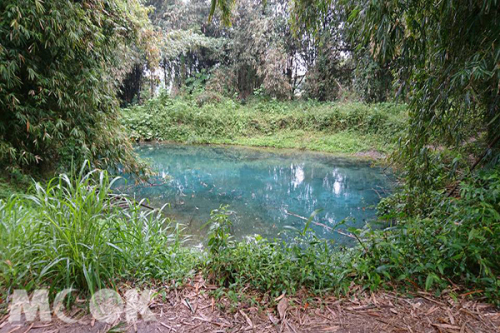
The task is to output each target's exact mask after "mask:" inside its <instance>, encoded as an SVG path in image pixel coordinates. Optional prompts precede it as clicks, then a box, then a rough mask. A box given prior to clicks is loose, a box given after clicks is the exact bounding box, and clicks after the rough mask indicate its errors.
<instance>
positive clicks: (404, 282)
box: [207, 168, 500, 304]
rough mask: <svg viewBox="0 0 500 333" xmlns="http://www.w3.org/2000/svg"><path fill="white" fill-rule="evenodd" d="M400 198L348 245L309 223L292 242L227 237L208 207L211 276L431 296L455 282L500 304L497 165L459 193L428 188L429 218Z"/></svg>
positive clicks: (250, 283) (231, 281)
mask: <svg viewBox="0 0 500 333" xmlns="http://www.w3.org/2000/svg"><path fill="white" fill-rule="evenodd" d="M401 197H402V195H401V193H399V194H397V196H396V197H395V198H391V199H388V200H386V201H383V202H382V204H381V206H382V207H381V208H383V209H384V210H385V211H387V212H390V213H391V214H387V215H386V216H385V218H391V219H395V221H397V223H396V224H395V226H393V227H390V228H386V229H384V230H376V231H374V230H371V229H370V228H369V227H368V228H366V229H363V230H350V231H351V232H352V233H353V234H355V235H356V236H357V237H358V239H359V241H360V242H361V243H362V244H360V246H356V247H354V248H351V249H343V248H336V247H333V246H332V244H330V243H329V242H328V241H326V240H322V239H318V238H317V237H316V236H315V235H314V234H313V233H312V232H311V231H310V230H309V229H308V226H307V225H306V227H305V229H304V230H302V231H300V232H298V233H297V237H295V238H294V240H293V241H292V242H290V243H283V242H281V241H277V240H274V241H273V240H266V239H262V238H261V237H259V236H256V237H255V238H254V239H253V240H250V241H246V242H239V243H237V242H234V241H232V239H231V237H229V235H228V233H229V231H230V221H229V218H228V216H227V215H226V214H225V211H224V209H222V210H220V211H218V212H214V214H213V217H212V219H213V222H214V227H213V230H212V232H211V234H210V235H209V249H210V252H211V254H212V255H211V256H210V257H209V261H208V262H207V264H208V266H207V270H208V273H209V276H211V277H212V278H214V279H215V280H216V281H217V282H218V283H219V284H220V285H223V286H226V287H229V288H232V289H236V290H241V289H243V288H245V287H250V288H252V289H255V290H259V291H261V292H269V293H271V294H272V295H274V296H277V295H279V294H282V293H283V292H285V291H286V292H288V293H294V292H296V291H297V290H298V289H300V288H302V287H305V288H307V289H308V290H309V291H312V292H325V291H334V292H340V293H347V292H348V291H349V288H350V286H351V284H352V283H356V284H358V285H361V286H363V287H365V288H370V289H377V288H380V287H381V286H384V287H386V288H387V287H389V286H391V285H392V286H394V285H396V286H403V287H406V288H410V289H414V288H415V287H418V288H425V289H426V290H434V291H436V293H440V292H441V291H442V290H444V289H446V288H448V287H449V286H450V285H453V286H456V285H458V286H459V287H461V288H465V289H470V290H472V292H473V293H475V294H483V295H485V296H486V297H487V299H488V300H490V301H491V302H494V303H497V304H500V297H499V296H500V279H499V276H500V259H499V257H498V253H499V251H500V237H499V235H500V169H498V168H497V169H496V170H492V171H490V172H487V173H483V174H481V175H479V176H477V177H476V178H474V179H473V180H470V181H468V182H465V183H464V184H463V186H462V193H461V197H460V198H448V197H447V196H446V195H445V194H443V193H434V204H433V208H434V209H432V210H431V211H432V213H430V214H429V215H428V216H406V215H405V214H404V213H403V211H404V209H403V208H404V207H402V205H403V204H401V201H400V200H399V199H400V198H401ZM398 198H399V199H398ZM391 200H392V201H391ZM389 201H391V202H389ZM387 282H391V283H392V284H387Z"/></svg>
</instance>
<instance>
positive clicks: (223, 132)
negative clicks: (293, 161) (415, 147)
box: [122, 92, 406, 153]
mask: <svg viewBox="0 0 500 333" xmlns="http://www.w3.org/2000/svg"><path fill="white" fill-rule="evenodd" d="M209 97H210V98H209ZM122 114H123V117H122V122H123V124H124V125H125V126H126V127H128V128H129V129H130V130H131V137H132V138H134V139H136V140H160V141H163V140H165V141H177V142H185V143H232V144H243V145H254V146H271V147H278V148H304V149H313V150H321V151H331V152H345V153H353V152H359V151H368V150H378V151H382V152H387V151H389V150H390V147H393V144H394V142H393V138H394V137H395V136H396V135H397V134H399V133H400V132H401V131H402V130H403V129H404V128H405V125H406V112H405V106H404V105H401V104H399V105H398V104H394V103H383V104H374V105H367V104H363V103H356V102H351V103H320V102H315V101H287V102H286V101H285V102H282V101H277V100H266V99H262V98H255V99H253V100H249V101H247V102H244V103H240V102H236V101H234V100H232V99H229V98H223V97H221V96H218V95H210V96H208V97H207V93H206V92H202V93H199V94H194V95H184V96H178V97H176V98H171V97H169V96H168V95H167V94H166V93H164V94H160V95H159V96H158V97H157V98H154V99H152V100H149V101H147V102H146V103H145V104H144V105H136V106H132V107H130V108H128V109H123V111H122Z"/></svg>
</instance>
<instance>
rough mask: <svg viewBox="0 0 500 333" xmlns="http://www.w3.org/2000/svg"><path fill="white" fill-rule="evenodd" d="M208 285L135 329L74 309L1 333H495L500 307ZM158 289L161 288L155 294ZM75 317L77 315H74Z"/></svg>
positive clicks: (160, 308)
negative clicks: (249, 297) (70, 320)
mask: <svg viewBox="0 0 500 333" xmlns="http://www.w3.org/2000/svg"><path fill="white" fill-rule="evenodd" d="M214 288H215V287H214V286H210V285H206V284H205V283H204V281H203V280H201V279H198V280H197V281H193V282H192V283H190V284H188V285H187V286H186V287H184V288H182V289H181V290H170V291H168V292H167V293H166V297H159V296H158V297H156V298H155V299H153V301H151V303H150V305H149V307H150V309H151V311H152V312H153V313H154V314H155V317H156V320H154V321H148V322H145V321H144V320H139V321H138V322H137V323H135V324H131V323H126V322H125V320H124V319H122V320H117V321H116V322H115V323H113V324H105V323H102V322H96V321H95V320H93V319H92V317H91V316H90V315H88V314H87V315H85V314H82V312H83V311H81V310H78V309H75V310H74V311H73V312H72V313H71V315H73V316H75V317H80V319H79V322H78V323H77V324H65V323H63V322H61V321H57V320H53V321H52V322H49V323H41V322H35V323H24V324H21V325H19V324H17V325H15V324H11V323H10V322H9V321H8V315H7V316H5V317H4V318H2V319H0V333H14V332H16V333H26V332H30V333H38V332H54V333H55V332H61V333H79V332H99V333H101V332H145V333H152V332H293V333H295V332H360V333H361V332H450V333H455V332H457V333H458V332H460V333H462V332H471V333H472V332H474V333H476V332H500V309H498V308H495V307H493V306H492V305H489V304H484V303H481V302H480V301H478V300H472V299H470V296H469V295H459V296H458V297H455V299H454V298H452V297H450V296H442V297H440V298H436V297H433V296H431V294H429V293H425V292H418V293H416V294H414V295H405V296H402V295H398V294H396V293H393V292H377V293H362V294H361V293H356V294H354V295H353V296H351V297H343V298H336V297H334V296H325V297H321V298H319V297H315V298H311V297H307V296H305V295H299V296H296V297H287V296H286V295H282V296H280V297H278V298H276V299H269V298H266V297H261V296H254V297H253V299H254V300H256V302H254V303H253V305H251V304H252V302H248V301H244V302H240V303H234V302H230V301H229V300H228V299H225V298H222V299H220V300H218V301H217V300H215V299H214V298H213V297H212V296H211V295H210V292H209V291H210V290H211V289H214ZM159 291H161V290H159ZM78 313H80V315H79V314H78Z"/></svg>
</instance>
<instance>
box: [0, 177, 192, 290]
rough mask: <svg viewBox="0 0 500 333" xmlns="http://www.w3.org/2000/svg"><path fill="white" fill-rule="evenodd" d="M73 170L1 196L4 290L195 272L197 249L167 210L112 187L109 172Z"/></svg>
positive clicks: (94, 285) (92, 286)
mask: <svg viewBox="0 0 500 333" xmlns="http://www.w3.org/2000/svg"><path fill="white" fill-rule="evenodd" d="M85 170H86V168H82V169H81V171H80V172H77V173H76V176H74V177H71V176H68V175H65V174H62V175H60V176H59V177H56V178H53V179H52V180H50V181H49V182H48V183H47V184H46V185H42V184H40V183H35V184H34V189H33V190H32V191H31V192H33V194H31V195H23V194H19V195H15V196H12V197H11V198H9V199H7V200H5V201H4V200H0V290H3V291H6V292H9V291H11V290H12V289H13V288H25V289H27V290H32V289H34V288H36V287H39V286H50V287H51V289H52V290H55V289H57V288H64V287H72V288H76V289H78V290H80V291H83V292H84V293H90V294H92V293H93V292H94V291H96V290H97V289H99V288H103V287H104V286H110V285H113V284H115V283H116V282H118V281H121V280H122V279H133V280H135V281H152V280H155V279H168V280H169V281H170V279H180V280H182V279H183V278H185V277H186V276H188V275H189V272H190V270H191V266H192V265H191V264H190V263H191V262H194V260H195V254H194V252H192V251H191V250H190V249H187V248H184V247H182V246H181V245H182V240H183V238H182V237H181V235H180V229H179V228H178V226H177V225H176V224H175V223H174V222H173V221H171V220H169V219H167V218H165V217H163V216H162V212H161V211H147V210H144V208H142V207H141V205H140V203H137V202H134V201H131V200H128V199H127V198H124V197H122V196H119V195H115V194H113V193H112V192H111V187H112V184H113V182H114V180H111V179H110V178H109V176H108V174H107V173H106V172H103V171H97V170H94V171H91V172H86V171H85Z"/></svg>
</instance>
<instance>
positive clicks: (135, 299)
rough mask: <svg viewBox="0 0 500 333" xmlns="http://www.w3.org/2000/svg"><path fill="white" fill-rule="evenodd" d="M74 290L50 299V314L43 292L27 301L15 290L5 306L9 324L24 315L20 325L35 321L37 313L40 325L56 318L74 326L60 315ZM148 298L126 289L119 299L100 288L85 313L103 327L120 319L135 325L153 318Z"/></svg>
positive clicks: (149, 295) (148, 293)
mask: <svg viewBox="0 0 500 333" xmlns="http://www.w3.org/2000/svg"><path fill="white" fill-rule="evenodd" d="M74 291H76V290H75V289H71V288H69V289H64V290H62V291H61V292H59V293H58V294H57V295H56V297H55V298H54V302H53V304H52V311H51V309H50V302H49V291H48V290H47V289H38V290H35V291H34V292H33V294H32V296H31V299H30V298H29V297H28V293H27V292H26V290H22V289H16V290H14V292H13V294H12V298H11V302H10V304H9V314H10V315H9V322H10V323H21V322H22V314H23V313H24V318H25V320H24V321H23V322H33V321H35V320H36V318H37V314H38V315H39V318H40V321H42V322H50V321H52V318H53V317H57V318H58V319H60V320H61V321H63V322H65V323H68V324H74V323H78V322H79V321H78V320H76V319H74V318H71V317H68V316H67V315H66V314H65V313H64V312H63V309H64V305H63V304H64V300H65V299H66V297H67V296H68V295H69V294H70V293H72V292H74ZM152 295H153V293H152V292H151V291H150V290H143V291H142V292H140V291H138V290H137V289H129V290H127V291H126V292H125V294H124V298H122V297H121V296H120V294H119V293H118V292H116V291H115V290H112V289H101V290H99V291H97V292H96V293H94V295H92V297H91V299H90V302H89V312H90V314H91V315H92V316H93V318H94V319H95V320H97V321H101V322H104V323H107V324H112V323H115V322H116V321H117V320H118V319H120V318H122V317H123V316H125V320H126V321H127V322H128V323H134V322H136V321H137V319H138V316H139V315H140V316H141V317H142V319H143V320H144V321H155V320H156V317H155V315H154V314H153V313H152V312H151V311H150V309H149V302H150V301H151V299H152Z"/></svg>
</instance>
